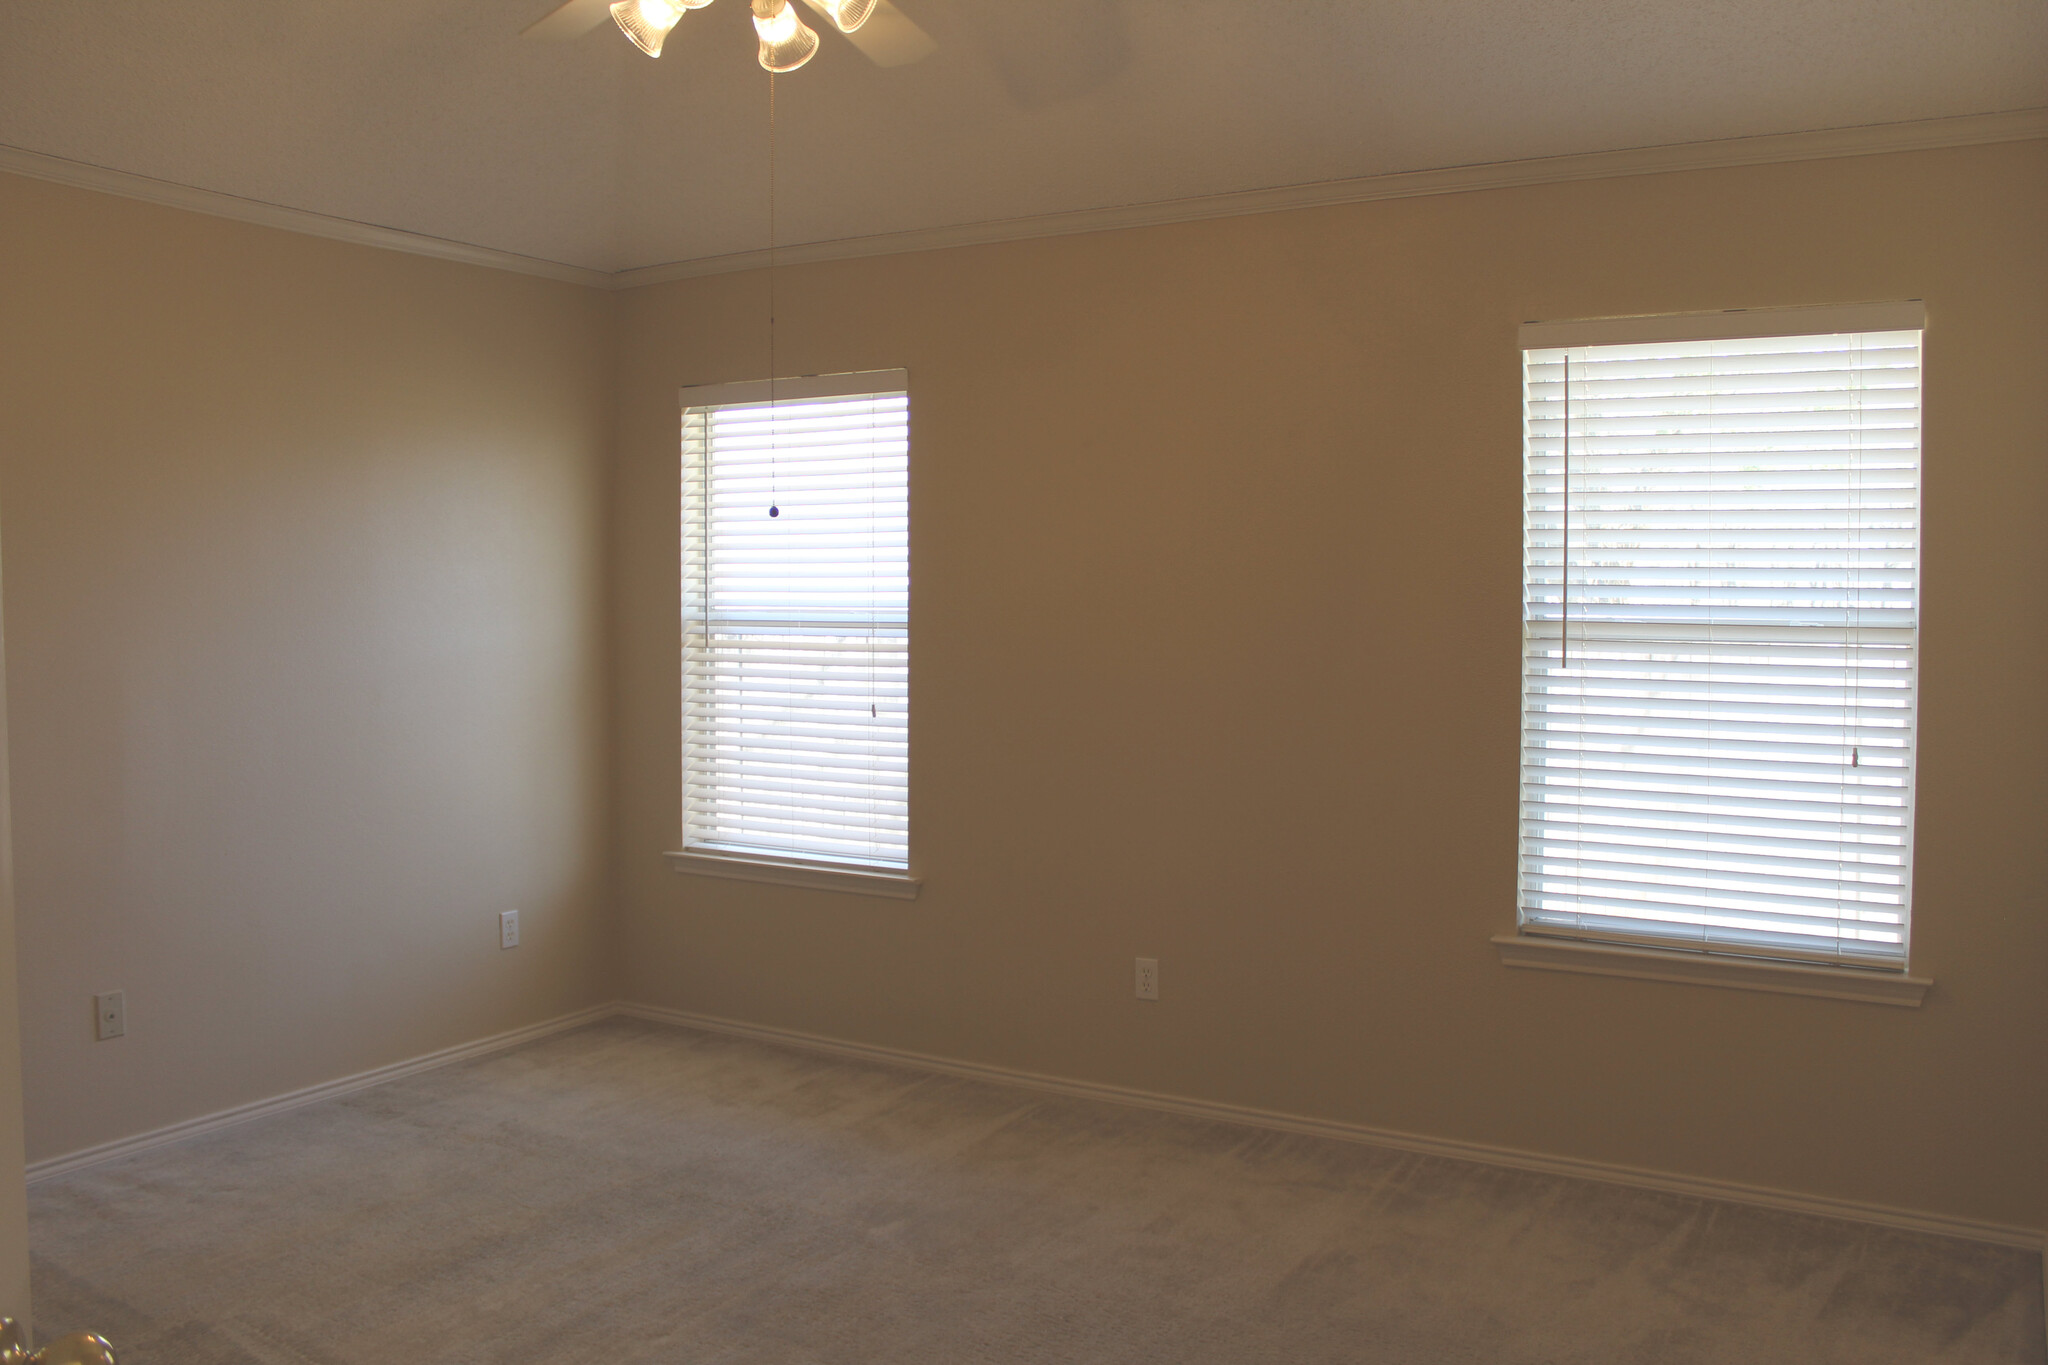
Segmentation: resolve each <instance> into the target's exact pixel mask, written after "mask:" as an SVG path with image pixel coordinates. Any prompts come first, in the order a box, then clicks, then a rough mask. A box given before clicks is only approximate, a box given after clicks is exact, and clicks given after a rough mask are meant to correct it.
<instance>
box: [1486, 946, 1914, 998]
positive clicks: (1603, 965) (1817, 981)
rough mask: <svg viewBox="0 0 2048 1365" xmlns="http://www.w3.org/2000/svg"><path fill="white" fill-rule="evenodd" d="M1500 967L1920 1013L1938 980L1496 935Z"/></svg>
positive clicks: (1842, 968)
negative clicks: (1813, 998)
mask: <svg viewBox="0 0 2048 1365" xmlns="http://www.w3.org/2000/svg"><path fill="white" fill-rule="evenodd" d="M1493 946H1494V947H1495V948H1497V949H1498V950H1499V951H1500V960H1501V965H1502V966H1506V967H1531V968H1535V969H1536V970H1538V971H1546V972H1579V973H1582V974H1584V975H1588V976H1625V977H1631V978H1633V979H1635V980H1638V981H1677V982H1682V983H1683V984H1685V985H1688V986H1729V987H1733V988H1734V989H1736V990H1745V991H1769V992H1771V993H1772V994H1774V995H1814V996H1819V997H1821V998H1822V999H1825V1000H1854V1001H1857V1002H1859V1003H1861V1004H1865V1005H1903V1006H1906V1007H1907V1008H1909V1009H1910V1008H1918V1007H1919V1005H1920V1002H1921V1001H1923V1000H1925V999H1926V998H1927V992H1928V991H1929V990H1931V989H1932V988H1933V986H1934V980H1933V978H1932V977H1925V976H1907V975H1906V974H1905V973H1903V972H1880V971H1858V970H1856V969H1855V968H1853V967H1827V966H1822V965H1821V964H1819V963H1805V962H1761V961H1754V960H1752V959H1749V958H1740V957H1722V956H1716V955H1714V954H1712V953H1682V952H1672V951H1669V950H1667V949H1657V948H1635V947H1628V946H1624V945H1618V944H1608V943H1586V942H1582V941H1580V940H1578V939H1569V938H1545V937H1542V936H1540V935H1537V934H1495V935H1494V936H1493Z"/></svg>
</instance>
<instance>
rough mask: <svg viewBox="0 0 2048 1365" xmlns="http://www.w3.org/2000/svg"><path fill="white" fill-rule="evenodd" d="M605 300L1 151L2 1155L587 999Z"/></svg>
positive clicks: (60, 1145) (598, 937) (166, 1117)
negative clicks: (517, 916)
mask: <svg viewBox="0 0 2048 1365" xmlns="http://www.w3.org/2000/svg"><path fill="white" fill-rule="evenodd" d="M610 306H611V305H610V300H609V299H608V298H607V297H606V296H605V295H603V294H601V293H598V292H596V291H592V290H587V289H582V288H579V287H575V286H570V285H563V284H554V283H547V282H542V281H538V280H532V279H527V278H524V277H521V276H515V275H508V274H503V273H499V272H493V271H487V270H480V269H475V268H472V267H467V266H459V265H453V264H449V263H445V262H439V261H432V260H427V259H423V258H419V257H412V256H404V255H398V254H393V253H389V252H382V251H374V250H369V249H366V248H360V247H352V246H344V245H340V244H336V243H332V242H325V241H320V240H316V239H313V238H308V237H303V236H297V235H293V234H288V233H282V232H276V231H272V230H268V229H263V228H256V227H251V226H246V225H241V224H236V223H230V222H225V221H221V220H217V219H212V218H206V217H201V216H197V215H193V214H188V213H181V212H177V211H173V210H168V209H162V208H155V207H150V206H145V205H142V204H138V203H133V202H130V201H127V200H121V199H113V198H107V197H104V196H98V195H93V194H89V193H85V192H82V191H76V190H70V189H63V188H59V187H55V186H51V185H46V184H41V183H38V182H33V181H26V180H20V179H13V178H6V177H0V319H4V327H0V512H4V536H0V544H4V546H5V554H6V581H5V588H6V618H7V629H8V640H7V645H8V656H9V657H8V662H9V665H10V668H11V676H10V678H9V683H10V686H11V696H10V698H9V703H10V710H9V715H10V717H11V719H12V721H13V735H14V755H13V757H14V770H13V778H14V787H13V790H14V798H15V852H16V867H17V890H18V895H19V905H20V925H19V931H20V961H21V987H22V991H21V996H22V1027H23V1052H24V1066H25V1072H26V1094H27V1114H28V1146H29V1155H30V1156H31V1157H32V1158H40V1157H47V1156H50V1155H53V1154H57V1153H63V1152H68V1151H72V1150H75V1149H78V1148H80V1147H84V1146H87V1145H90V1144H94V1143H98V1142H101V1141H105V1140H108V1139H112V1138H117V1137H122V1136H126V1135H129V1134H133V1133H136V1132H139V1131H144V1130H147V1129H150V1128H154V1127H157V1126H160V1125H162V1124H166V1123H170V1122H174V1121H176V1120H180V1119H184V1118H188V1117H191V1116H194V1115H199V1114H204V1113H208V1112H212V1111H215V1110H219V1109H221V1108H223V1107H226V1106H230V1105H234V1104H238V1103H242V1102H245V1101H250V1100H256V1099H261V1098H264V1097H267V1096H272V1095H276V1094H279V1093H280V1092H284V1091H289V1090H292V1089H295V1088H298V1087H301V1086H305V1085H309V1084H313V1083H316V1082H320V1081H325V1080H329V1079H332V1078H334V1077H337V1076H340V1075H344V1074H347V1073H350V1072H353V1071H358V1070H361V1069H364V1068H368V1067H373V1066H377V1065H380V1064H383V1063H387V1062H392V1061H396V1060H399V1059H402V1058H407V1057H411V1056H415V1055H417V1054H420V1053H423V1052H427V1051H431V1050H434V1049H437V1048H441V1047H445V1046H448V1045H451V1044H455V1043H460V1042H464V1041H468V1040H471V1039H474V1038H477V1037H480V1036H483V1035H487V1034H491V1033H494V1032H498V1031H501V1030H504V1029H507V1028H511V1027H514V1026H517V1025H520V1024H524V1023H528V1022H532V1021H535V1020H539V1019H543V1018H547V1017H550V1016H553V1015H556V1014H559V1013H562V1012H564V1011H566V1010H569V1009H572V1008H575V1007H578V1006H581V1005H585V1004H589V1003H592V1002H594V1001H597V1000H600V999H604V998H608V996H609V988H610V985H611V977H610V973H611V970H612V967H613V955H612V950H613V942H612V937H611V931H612V921H611V918H610V916H609V909H608V899H607V891H606V875H605V867H604V840H603V834H602V830H603V826H604V821H605V818H606V816H605V810H604V799H605V786H606V782H605V762H604V759H605V745H606V733H605V729H604V695H603V681H602V669H603V645H602V639H601V637H602V623H603V620H604V615H605V613H604V605H603V591H604V589H603V579H602V551H601V543H602V526H603V516H604V506H603V502H604V481H605V470H606V462H605V449H606V445H607V442H608V439H609V434H608V430H609V415H610V414H609V408H610V399H609V389H608V380H607V377H606V373H605V363H606V359H607V357H608V354H609V341H610V326H611V316H610ZM515 907H516V908H517V909H519V910H520V911H521V912H522V913H523V917H524V931H525V933H524V938H525V942H524V945H523V946H522V947H520V948H519V949H517V950H515V951H512V952H501V951H500V950H499V948H498V946H497V913H498V911H499V910H501V909H510V908H515ZM116 988H118V989H122V990H125V991H126V992H127V1001H128V1019H129V1023H128V1028H129V1036H128V1037H126V1038H124V1039H121V1040H118V1041H114V1042H107V1043H95V1042H94V1041H93V1035H92V1005H91V1000H90V996H91V994H92V993H93V992H94V991H99V990H109V989H116Z"/></svg>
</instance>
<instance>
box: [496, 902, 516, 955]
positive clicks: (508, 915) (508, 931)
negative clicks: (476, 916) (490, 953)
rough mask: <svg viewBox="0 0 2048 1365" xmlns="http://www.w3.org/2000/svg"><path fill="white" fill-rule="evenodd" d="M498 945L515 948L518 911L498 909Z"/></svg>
mask: <svg viewBox="0 0 2048 1365" xmlns="http://www.w3.org/2000/svg"><path fill="white" fill-rule="evenodd" d="M498 946H499V947H500V948H517V947H518V946H519V912H518V911H517V910H500V911H499V912H498Z"/></svg>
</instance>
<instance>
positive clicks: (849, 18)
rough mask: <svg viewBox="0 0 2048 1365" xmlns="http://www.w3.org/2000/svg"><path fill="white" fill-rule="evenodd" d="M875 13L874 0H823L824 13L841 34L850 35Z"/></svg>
mask: <svg viewBox="0 0 2048 1365" xmlns="http://www.w3.org/2000/svg"><path fill="white" fill-rule="evenodd" d="M874 12H875V0H825V13H827V14H829V15H831V16H832V22H833V23H834V24H835V25H837V26H838V28H839V31H840V32H841V33H851V32H853V31H854V30H855V29H857V28H859V27H860V26H861V25H862V24H865V23H866V22H867V21H868V16H869V15H870V14H873V13H874Z"/></svg>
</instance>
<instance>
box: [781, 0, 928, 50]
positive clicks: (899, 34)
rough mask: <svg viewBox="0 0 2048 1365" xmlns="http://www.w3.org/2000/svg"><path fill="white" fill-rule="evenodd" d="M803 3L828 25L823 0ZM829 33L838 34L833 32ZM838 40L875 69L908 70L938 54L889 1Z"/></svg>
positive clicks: (915, 26)
mask: <svg viewBox="0 0 2048 1365" xmlns="http://www.w3.org/2000/svg"><path fill="white" fill-rule="evenodd" d="M804 3H805V4H806V5H809V6H810V7H811V8H812V9H814V10H816V11H817V12H818V13H819V14H820V15H822V16H824V18H825V19H826V21H827V22H830V20H831V18H832V13H831V11H830V10H828V9H826V8H825V5H824V3H823V0H804ZM833 31H834V32H835V33H836V32H838V30H837V29H836V28H835V29H834V30H833ZM840 36H841V37H843V38H845V39H846V41H847V42H849V43H852V44H853V45H854V46H855V47H857V48H859V49H860V50H861V52H862V54H863V55H865V56H866V57H867V59H868V60H869V61H871V62H873V63H874V64H875V65H876V66H909V65H910V64H911V63H912V62H921V61H923V60H924V59H925V58H926V57H929V56H931V55H932V53H934V52H936V51H938V50H939V45H938V44H937V43H936V42H934V41H933V40H932V35H931V34H929V33H926V32H925V31H924V30H923V29H921V28H919V27H918V26H917V25H916V24H915V23H913V22H912V21H911V18H910V16H909V15H907V14H905V13H904V12H903V11H902V10H900V9H897V8H896V6H894V5H892V4H890V3H889V0H880V3H878V4H877V5H876V6H875V10H874V13H872V14H870V15H869V16H868V21H867V22H866V23H865V24H862V25H861V26H860V27H859V28H857V29H855V30H854V31H853V32H851V33H844V34H840Z"/></svg>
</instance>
